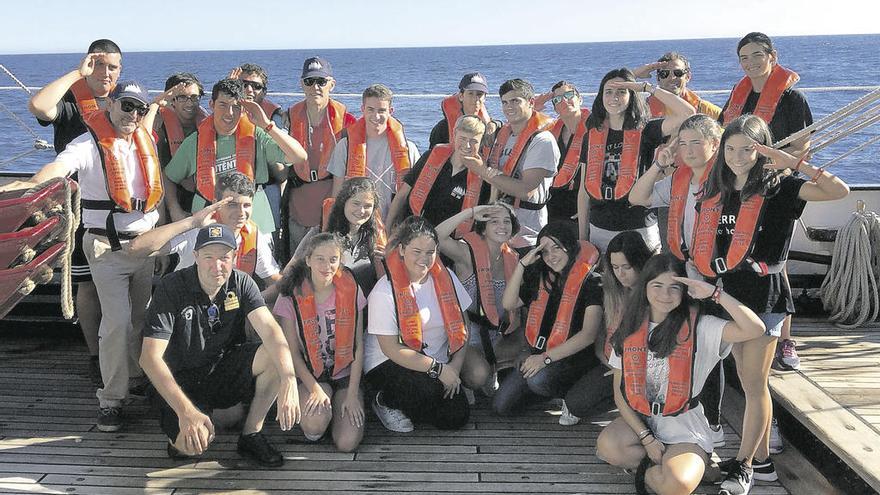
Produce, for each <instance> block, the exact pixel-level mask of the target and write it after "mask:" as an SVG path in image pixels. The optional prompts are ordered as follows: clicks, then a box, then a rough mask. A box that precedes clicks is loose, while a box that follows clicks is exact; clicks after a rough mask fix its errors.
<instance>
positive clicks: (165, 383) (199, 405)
mask: <svg viewBox="0 0 880 495" xmlns="http://www.w3.org/2000/svg"><path fill="white" fill-rule="evenodd" d="M193 248H194V252H195V264H194V265H192V266H190V267H188V268H184V269H183V270H180V271H176V272H174V273H170V274H168V275H166V276H164V277H163V278H162V280H161V281H160V282H159V285H158V286H157V287H156V292H155V294H154V295H153V300H152V301H151V302H150V308H149V310H148V316H147V324H146V326H145V329H144V338H143V351H142V352H141V360H140V362H141V365H142V366H143V368H144V371H145V372H146V373H147V376H149V377H150V381H151V382H152V383H153V386H154V387H155V388H156V391H158V392H159V393H158V396H156V397H155V402H156V405H157V406H158V409H159V424H160V426H161V429H162V432H163V433H164V434H165V435H166V437H167V438H168V443H167V446H166V451H167V453H168V456H169V457H170V458H172V459H186V458H188V457H190V456H197V455H200V454H202V453H204V452H205V451H206V450H207V449H208V447H209V445H210V444H211V443H212V442H213V441H214V439H215V431H214V423H213V422H212V420H211V417H210V415H211V413H212V410H213V409H225V408H229V407H232V406H234V405H235V404H238V403H240V402H249V403H250V408H249V411H248V414H247V417H246V418H245V421H244V425H243V427H242V430H241V435H240V436H239V437H238V444H237V450H238V453H239V454H240V455H244V456H247V457H249V458H251V459H252V460H254V461H255V462H256V463H257V464H259V465H261V466H266V467H278V466H281V465H282V464H284V457H283V456H282V455H281V454H280V453H279V452H278V451H277V450H276V449H275V448H274V447H273V446H272V445H271V444H270V443H269V441H268V440H267V439H266V437H265V436H264V435H263V434H262V433H261V432H262V430H263V424H264V422H265V420H266V415H267V414H268V412H269V409H270V408H271V407H272V404H273V403H275V402H276V400H277V403H278V409H277V410H278V412H277V415H276V418H277V419H278V423H279V426H280V427H281V429H282V430H284V431H286V430H289V429H291V428H292V427H293V425H295V424H296V423H298V422H299V420H300V409H299V399H298V393H297V388H296V374H295V372H294V368H293V360H292V358H291V356H290V349H289V348H288V346H287V340H286V339H285V338H284V334H283V333H282V330H281V327H279V326H278V323H276V322H275V318H274V317H273V316H272V313H270V312H269V309H268V308H267V307H266V303H265V302H264V301H263V298H262V297H261V296H260V292H259V289H257V285H256V284H255V283H254V281H253V280H252V279H251V278H250V277H248V276H247V275H246V274H244V273H243V272H241V271H238V270H236V269H235V268H234V267H235V259H236V253H237V248H238V246H237V243H236V241H235V235H234V234H233V232H232V229H230V228H229V227H228V226H226V225H223V224H212V225H207V226H204V227H202V228H201V229H200V230H199V231H198V233H197V234H196V236H195V245H194V246H193ZM246 321H247V322H249V323H250V324H251V325H252V326H253V328H254V330H256V332H257V334H258V335H259V336H260V340H261V343H255V342H249V341H248V340H247V334H246V332H245V322H246Z"/></svg>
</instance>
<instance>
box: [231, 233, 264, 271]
mask: <svg viewBox="0 0 880 495" xmlns="http://www.w3.org/2000/svg"><path fill="white" fill-rule="evenodd" d="M239 235H240V236H241V239H240V240H239V241H238V250H237V252H236V258H235V267H236V268H238V269H239V270H241V271H243V272H245V273H247V274H248V275H250V276H252V277H253V276H254V271H255V270H256V269H257V239H258V237H259V235H260V230H259V228H258V227H257V224H255V223H254V222H253V220H248V221H247V223H246V224H244V227H242V228H241V230H240V231H239Z"/></svg>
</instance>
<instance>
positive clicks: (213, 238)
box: [193, 223, 238, 251]
mask: <svg viewBox="0 0 880 495" xmlns="http://www.w3.org/2000/svg"><path fill="white" fill-rule="evenodd" d="M211 244H221V245H223V246H226V247H228V248H229V249H236V248H238V244H237V243H236V242H235V234H233V233H232V229H230V228H229V227H227V226H226V225H223V224H221V223H215V224H212V225H208V226H207V227H202V229H201V230H199V233H198V235H197V236H196V246H195V247H194V248H193V250H194V251H198V250H199V249H202V248H203V247H205V246H210V245H211Z"/></svg>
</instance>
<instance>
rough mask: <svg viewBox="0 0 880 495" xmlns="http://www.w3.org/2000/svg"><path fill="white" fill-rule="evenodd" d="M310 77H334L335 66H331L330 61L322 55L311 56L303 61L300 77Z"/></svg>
mask: <svg viewBox="0 0 880 495" xmlns="http://www.w3.org/2000/svg"><path fill="white" fill-rule="evenodd" d="M308 77H333V67H331V66H330V62H328V61H326V60H324V59H323V58H321V57H309V58H307V59H306V61H305V62H303V70H302V77H300V79H306V78H308Z"/></svg>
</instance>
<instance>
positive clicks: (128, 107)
mask: <svg viewBox="0 0 880 495" xmlns="http://www.w3.org/2000/svg"><path fill="white" fill-rule="evenodd" d="M119 108H121V109H122V111H123V112H125V113H131V111H132V110H135V111H137V114H138V117H143V116H144V115H146V114H147V107H145V106H143V105H138V104H137V103H134V102H132V101H129V100H122V101H121V102H120V103H119Z"/></svg>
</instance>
